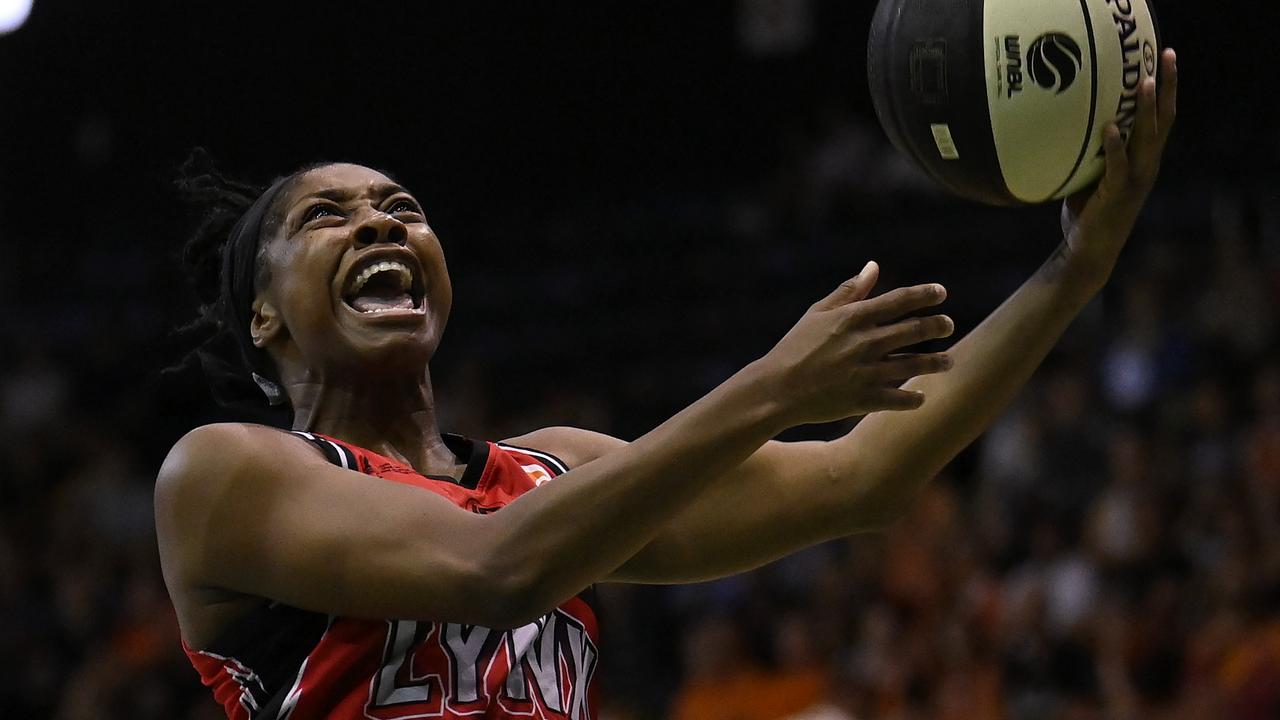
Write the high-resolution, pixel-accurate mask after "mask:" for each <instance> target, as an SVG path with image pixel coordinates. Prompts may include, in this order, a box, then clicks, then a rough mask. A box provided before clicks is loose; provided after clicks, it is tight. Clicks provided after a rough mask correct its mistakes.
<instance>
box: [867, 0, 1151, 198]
mask: <svg viewBox="0 0 1280 720" xmlns="http://www.w3.org/2000/svg"><path fill="white" fill-rule="evenodd" d="M1159 57H1160V43H1159V33H1158V29H1157V25H1156V17H1155V12H1154V10H1153V8H1152V7H1151V3H1150V2H1149V1H1148V0H970V1H969V2H955V1H954V0H881V2H880V4H879V6H878V7H877V9H876V13H875V17H874V19H873V20H872V24H871V32H870V40H869V42H868V66H867V74H868V81H869V84H870V88H871V96H872V100H873V102H874V105H875V110H876V115H877V116H878V117H879V119H880V124H881V125H882V126H883V127H884V129H885V132H886V133H887V134H888V135H889V138H890V139H891V140H892V141H893V143H894V145H896V146H897V147H898V149H899V150H901V151H902V152H903V153H905V154H906V155H907V156H908V157H910V158H911V159H912V160H913V161H914V162H915V163H916V164H917V165H919V166H920V167H921V168H922V169H923V170H924V171H925V172H927V173H928V174H929V175H930V176H932V177H933V178H934V179H935V180H937V181H938V182H939V183H941V184H942V185H943V186H944V187H946V188H947V189H948V190H949V191H951V192H953V193H956V194H958V195H961V196H963V197H966V198H969V199H972V200H977V201H979V202H984V203H988V204H993V205H1022V204H1034V203H1041V202H1045V201H1049V200H1053V199H1058V198H1062V197H1065V196H1067V195H1070V194H1071V193H1074V192H1076V191H1079V190H1081V189H1083V188H1085V187H1087V186H1088V185H1089V184H1090V183H1092V182H1093V181H1095V180H1097V179H1098V177H1099V176H1100V175H1101V174H1102V171H1103V168H1104V165H1105V163H1104V158H1103V150H1102V138H1103V130H1104V129H1105V128H1106V126H1107V124H1108V123H1109V122H1111V121H1113V120H1114V121H1115V122H1116V124H1117V125H1118V126H1119V128H1120V132H1121V134H1122V135H1123V136H1124V137H1125V138H1126V139H1127V138H1128V135H1129V132H1130V130H1131V129H1132V128H1133V124H1134V122H1135V120H1136V118H1137V110H1138V88H1139V87H1140V86H1141V84H1142V81H1143V80H1144V79H1145V78H1147V77H1153V76H1155V74H1156V68H1157V66H1158V64H1159Z"/></svg>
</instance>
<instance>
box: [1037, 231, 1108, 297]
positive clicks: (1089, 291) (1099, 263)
mask: <svg viewBox="0 0 1280 720" xmlns="http://www.w3.org/2000/svg"><path fill="white" fill-rule="evenodd" d="M1115 264H1116V258H1115V257H1114V256H1110V255H1105V256H1104V255H1102V254H1099V253H1087V252H1082V251H1080V250H1078V249H1077V248H1074V247H1072V244H1071V242H1070V240H1064V241H1063V242H1062V244H1061V245H1059V246H1058V249H1057V250H1055V251H1054V253H1053V255H1051V256H1050V257H1049V259H1048V260H1047V261H1046V262H1045V264H1044V265H1043V266H1042V267H1041V268H1040V271H1039V273H1038V275H1039V276H1040V278H1041V279H1042V280H1044V281H1046V282H1048V283H1050V284H1052V286H1053V287H1054V289H1055V291H1056V292H1059V293H1061V294H1062V295H1063V296H1064V298H1063V299H1064V300H1076V301H1078V302H1079V304H1080V305H1084V304H1085V303H1087V302H1089V300H1091V299H1093V296H1095V295H1097V294H1098V293H1099V292H1101V291H1102V288H1103V287H1105V286H1106V284H1107V281H1108V280H1110V279H1111V272H1112V270H1114V269H1115Z"/></svg>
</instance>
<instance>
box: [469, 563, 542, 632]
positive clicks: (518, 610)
mask: <svg viewBox="0 0 1280 720" xmlns="http://www.w3.org/2000/svg"><path fill="white" fill-rule="evenodd" d="M543 564H544V563H540V562H538V559H537V558H536V557H513V556H511V555H506V556H498V557H495V556H493V555H490V556H488V557H481V558H480V559H479V561H478V562H477V563H476V566H475V570H474V576H475V577H474V584H475V587H476V590H475V593H474V596H475V597H476V598H477V602H476V603H475V606H474V607H475V610H476V621H477V623H478V624H480V625H484V626H485V627H489V628H493V629H497V630H509V629H512V628H517V627H522V626H524V625H528V624H530V623H532V622H534V621H536V620H538V619H539V618H541V617H542V616H544V615H546V614H547V613H549V612H551V611H552V610H554V609H555V607H556V605H557V604H558V603H559V602H560V601H561V600H563V599H564V598H558V597H557V593H555V592H554V591H553V590H552V587H551V586H552V583H551V582H549V581H548V580H549V577H548V576H549V575H550V573H549V570H548V569H545V568H543V567H542V565H543Z"/></svg>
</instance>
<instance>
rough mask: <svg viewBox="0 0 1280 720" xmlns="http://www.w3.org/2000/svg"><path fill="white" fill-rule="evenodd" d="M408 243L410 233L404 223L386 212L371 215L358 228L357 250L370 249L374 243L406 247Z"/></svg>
mask: <svg viewBox="0 0 1280 720" xmlns="http://www.w3.org/2000/svg"><path fill="white" fill-rule="evenodd" d="M408 241H409V231H408V230H406V229H405V227H404V223H402V222H400V221H399V220H397V219H395V218H393V217H391V216H390V215H388V214H386V213H384V212H374V213H371V214H370V215H369V216H368V217H366V218H365V220H364V222H362V223H360V226H359V227H357V228H356V235H355V244H356V247H357V248H362V247H368V246H369V245H373V244H374V243H395V244H396V245H404V244H405V243H406V242H408Z"/></svg>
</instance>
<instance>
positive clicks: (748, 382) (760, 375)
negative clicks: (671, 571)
mask: <svg viewBox="0 0 1280 720" xmlns="http://www.w3.org/2000/svg"><path fill="white" fill-rule="evenodd" d="M722 388H724V389H725V390H727V391H729V392H731V393H733V394H734V395H735V396H736V397H738V398H739V399H740V400H739V402H741V404H742V406H743V408H744V410H743V411H742V412H743V413H744V419H745V420H747V422H748V423H750V424H752V425H753V426H756V427H759V428H761V429H763V430H764V431H765V432H767V433H768V434H769V436H770V437H772V436H774V435H777V434H778V433H781V432H782V431H783V430H787V429H788V428H792V427H795V426H796V425H797V424H799V423H797V422H795V421H794V420H792V419H790V415H789V413H788V408H789V407H790V404H789V403H787V402H786V398H787V396H788V393H787V392H786V391H785V389H784V388H783V387H782V383H781V381H780V378H779V374H778V372H777V371H776V369H775V368H771V367H769V366H768V364H767V363H766V362H765V361H764V360H763V359H760V360H756V361H754V362H752V363H750V364H748V365H747V366H746V367H744V368H742V369H741V370H739V371H738V372H737V373H735V374H734V375H733V377H731V378H729V380H728V381H727V382H726V383H725V384H724V385H723V386H722Z"/></svg>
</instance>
